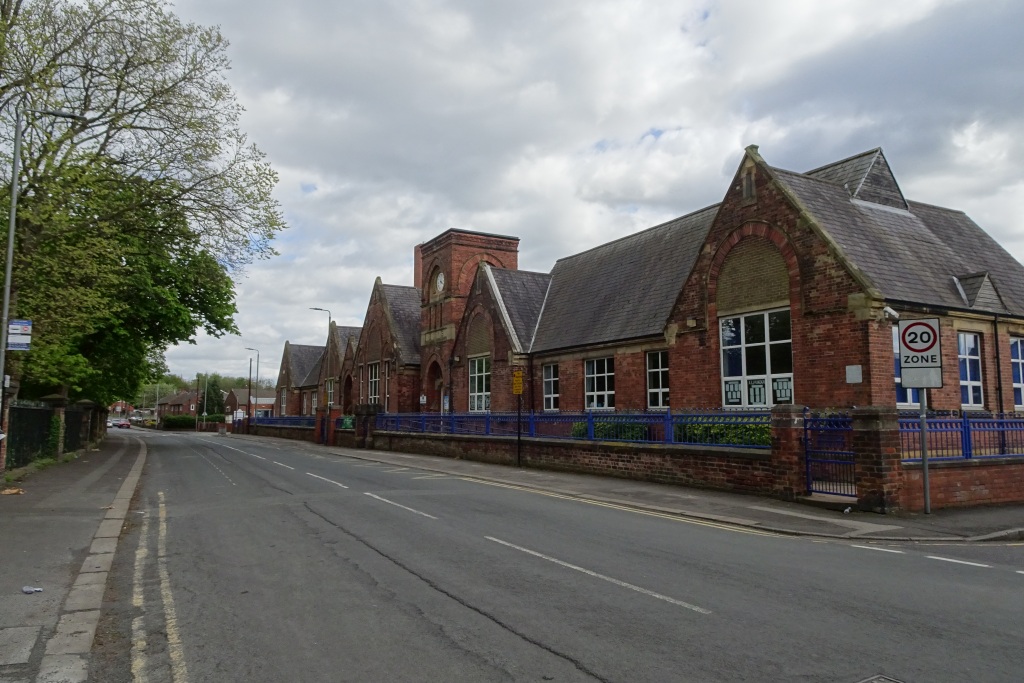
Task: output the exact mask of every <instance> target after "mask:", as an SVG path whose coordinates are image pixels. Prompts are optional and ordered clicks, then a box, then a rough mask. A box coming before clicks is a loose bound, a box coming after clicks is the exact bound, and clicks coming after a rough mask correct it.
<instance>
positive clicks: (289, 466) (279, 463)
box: [270, 460, 295, 470]
mask: <svg viewBox="0 0 1024 683" xmlns="http://www.w3.org/2000/svg"><path fill="white" fill-rule="evenodd" d="M270 462H272V463H274V464H275V465H280V466H281V467H287V468H288V469H290V470H294V469H295V468H294V467H292V466H291V465H285V464H284V463H283V462H278V461H276V460H271V461H270Z"/></svg>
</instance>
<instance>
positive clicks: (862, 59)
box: [168, 0, 1024, 376]
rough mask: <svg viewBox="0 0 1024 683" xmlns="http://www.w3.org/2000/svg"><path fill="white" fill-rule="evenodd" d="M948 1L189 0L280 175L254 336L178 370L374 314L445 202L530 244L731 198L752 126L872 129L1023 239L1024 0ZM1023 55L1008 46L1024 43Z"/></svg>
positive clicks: (869, 144) (993, 226) (823, 153)
mask: <svg viewBox="0 0 1024 683" xmlns="http://www.w3.org/2000/svg"><path fill="white" fill-rule="evenodd" d="M1019 5H1020V4H1019V3H1014V2H1010V1H1008V0H1007V1H1003V2H999V1H996V2H990V3H987V4H986V6H985V11H984V12H979V11H978V10H977V6H976V4H974V3H970V4H969V3H966V2H965V1H954V0H948V1H944V0H905V1H901V2H891V1H886V2H881V1H877V0H872V1H866V0H830V1H829V2H821V1H820V0H799V1H798V0H791V1H789V2H785V3H774V2H773V3H766V2H753V1H742V2H737V1H734V0H729V1H725V0H691V1H690V2H672V3H670V2H630V3H624V2H621V1H619V0H607V1H603V2H602V1H594V0H591V1H588V2H582V1H568V0H566V1H558V0H524V1H523V2H517V3H484V2H469V1H466V2H460V1H457V0H451V1H441V0H437V1H434V0H414V1H413V2H407V1H403V2H398V1H397V0H391V1H385V0H374V1H373V2H371V1H369V0H365V1H362V2H358V1H353V2H343V3H331V2H325V1H322V2H314V1H312V0H311V1H309V2H304V3H286V4H284V5H282V4H280V3H269V2H266V1H265V0H249V1H247V2H244V3H243V2H241V0H202V1H200V0H187V1H184V2H180V3H178V5H177V7H178V12H179V14H180V15H181V16H183V17H184V18H186V19H190V20H194V21H198V22H201V23H206V24H219V25H220V26H221V28H222V31H223V32H224V34H225V35H226V36H227V37H228V39H229V40H231V42H232V47H231V49H230V55H231V57H232V60H233V69H232V71H231V72H230V73H229V78H230V79H231V82H232V83H233V85H234V86H235V88H236V90H237V92H238V94H239V97H240V99H241V101H242V103H243V104H244V105H245V106H246V107H247V111H246V113H245V115H244V117H243V125H244V127H245V129H246V131H247V132H248V133H249V134H250V137H251V139H252V140H253V141H254V142H256V143H257V144H258V145H260V147H262V148H263V149H264V150H265V151H266V152H267V153H268V156H269V158H270V160H271V161H272V163H273V164H274V165H275V168H277V169H278V171H279V172H280V174H281V183H280V185H279V187H278V190H277V197H278V199H279V200H280V201H281V203H282V206H283V208H284V211H285V217H286V219H287V220H288V221H289V223H290V225H291V228H290V229H289V230H288V231H285V232H284V233H282V235H281V238H280V239H279V240H278V243H277V248H278V250H279V251H280V253H281V255H280V256H279V257H277V258H274V259H271V260H269V261H265V262H260V263H258V264H256V265H254V266H252V267H251V268H250V269H249V271H248V273H247V277H246V279H244V280H243V281H242V282H241V284H240V286H239V290H238V294H239V296H238V306H239V314H238V316H237V319H238V323H239V327H240V328H241V331H242V338H241V339H239V338H237V337H225V338H222V339H218V340H211V339H206V338H200V339H199V340H198V341H199V343H198V344H197V345H195V346H189V345H185V346H182V347H179V348H177V349H173V350H171V351H170V352H169V353H168V361H169V364H170V366H171V369H172V371H175V372H178V373H180V374H183V375H186V376H190V375H192V374H194V373H195V372H197V371H200V372H201V371H207V370H209V371H218V372H222V373H225V374H232V375H241V374H244V372H245V371H246V370H247V368H248V355H249V352H247V351H245V350H244V347H245V346H255V347H258V348H260V349H261V354H262V357H263V366H264V367H263V368H261V372H262V374H264V375H265V374H266V373H267V371H266V370H265V368H266V367H269V366H268V365H267V363H272V364H274V365H275V367H274V369H273V374H274V375H276V363H278V361H279V359H280V353H281V349H282V347H283V344H284V341H285V340H286V339H289V340H291V341H293V342H296V343H313V344H322V343H323V340H324V337H325V334H326V324H325V321H324V320H323V314H321V313H319V312H316V311H309V310H308V307H310V306H320V307H324V308H330V309H331V311H332V313H333V316H334V318H335V319H336V320H339V322H342V323H343V324H351V325H359V324H361V322H362V317H363V315H364V313H365V308H366V303H367V298H368V296H369V292H370V289H371V287H372V285H373V281H374V278H375V277H377V276H378V275H379V276H381V277H382V278H383V279H384V281H385V282H389V283H393V284H403V285H406V284H412V267H413V264H412V253H413V247H414V246H415V244H416V243H418V242H422V241H424V240H427V239H430V238H431V237H433V236H435V235H436V234H438V233H440V232H442V231H443V230H446V229H448V228H451V227H458V228H468V229H475V230H483V231H489V232H496V233H501V234H511V235H516V236H518V237H521V238H522V242H521V244H520V267H522V268H525V269H531V270H542V271H546V270H549V269H550V267H551V265H552V264H553V263H554V261H555V260H556V259H557V258H560V257H563V256H567V255H569V254H572V253H575V252H577V251H580V250H582V249H586V248H589V247H592V246H594V245H596V244H600V243H602V242H605V241H607V240H610V239H614V238H615V237H618V236H621V235H623V234H628V233H630V232H634V231H636V230H639V229H642V228H645V227H648V226H651V225H654V224H657V223H659V222H662V221H664V220H667V219H669V218H672V217H674V216H678V215H681V214H683V213H687V212H689V211H693V210H696V209H698V208H702V207H704V206H706V205H708V204H711V203H714V202H717V201H718V200H719V199H720V198H721V196H722V194H723V193H724V191H725V187H726V183H727V182H728V181H729V179H730V178H731V176H732V174H733V172H734V171H735V167H736V164H737V163H738V161H739V159H740V155H741V154H742V150H743V148H744V147H745V146H746V145H749V144H758V145H759V146H760V149H761V153H762V154H763V155H764V156H765V158H766V159H767V160H768V161H769V163H771V164H773V165H776V166H780V167H783V168H790V169H792V170H797V171H801V170H808V169H810V168H813V167H816V166H819V165H822V164H825V163H828V162H830V161H834V160H836V159H839V158H843V157H845V156H848V155H850V154H854V153H857V152H860V151H863V150H866V149H870V148H873V147H877V146H882V147H883V148H884V149H885V152H886V155H887V157H888V158H889V161H890V163H891V164H892V165H893V167H894V169H895V171H896V173H897V177H898V179H899V180H900V182H901V184H902V186H903V189H904V191H905V192H906V194H907V195H908V196H909V197H911V198H913V199H918V200H921V201H928V202H932V203H938V204H941V205H944V206H950V207H953V208H958V209H963V210H965V211H967V212H968V213H969V214H970V215H971V216H972V217H974V218H975V220H976V221H977V222H978V223H979V224H981V225H982V226H983V227H985V228H986V229H987V230H989V232H991V233H992V234H993V235H995V236H996V237H997V239H1000V240H1002V242H1003V243H1004V244H1005V245H1006V246H1007V247H1008V248H1010V249H1011V250H1013V252H1014V253H1015V254H1016V255H1017V257H1018V258H1021V257H1022V256H1024V243H1022V240H1021V239H1019V238H1017V237H1016V234H1017V232H1018V231H1017V228H1016V221H1017V215H1016V214H1017V213H1018V211H1019V206H1020V205H1021V199H1022V194H1024V189H1022V183H1024V162H1021V161H1020V159H1022V158H1024V157H1022V155H1021V153H1020V151H1021V150H1020V149H1019V148H1020V146H1021V143H1020V142H1019V141H1020V140H1022V139H1024V136H1022V133H1024V130H1022V128H1024V125H1022V116H1021V112H1022V111H1024V106H1022V105H1024V86H1022V83H1024V78H1022V76H1024V74H1022V73H1021V71H1022V64H1024V62H1022V60H1020V59H1019V56H1020V54H1021V51H1020V48H1019V47H1018V45H1019V39H1018V37H1017V35H1016V26H1019V25H1020V24H1021V22H1022V21H1024V7H1021V6H1019ZM1013 56H1016V57H1017V58H1012V57H1013Z"/></svg>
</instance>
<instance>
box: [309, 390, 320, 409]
mask: <svg viewBox="0 0 1024 683" xmlns="http://www.w3.org/2000/svg"><path fill="white" fill-rule="evenodd" d="M319 399H320V390H319V389H317V390H316V391H311V392H309V402H310V404H311V405H312V407H313V410H311V411H310V413H311V414H316V406H317V401H318V400H319Z"/></svg>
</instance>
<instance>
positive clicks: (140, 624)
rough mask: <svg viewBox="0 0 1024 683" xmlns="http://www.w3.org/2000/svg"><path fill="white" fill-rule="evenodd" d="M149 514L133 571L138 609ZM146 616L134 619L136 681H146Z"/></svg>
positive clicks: (133, 669) (133, 645) (135, 602)
mask: <svg viewBox="0 0 1024 683" xmlns="http://www.w3.org/2000/svg"><path fill="white" fill-rule="evenodd" d="M148 543H149V515H143V517H142V526H141V527H140V528H139V547H138V548H136V549H135V570H134V572H133V573H132V607H134V608H135V609H136V610H138V611H140V612H141V611H142V609H143V604H144V603H143V599H144V596H143V594H142V590H143V589H142V575H143V570H144V569H145V566H146V558H147V557H148V556H149V548H148V547H147V545H148ZM144 627H145V624H144V617H143V616H142V615H140V616H137V617H135V618H133V619H132V648H131V658H132V680H133V681H134V683H146V681H147V680H148V679H147V677H146V649H147V648H148V647H149V644H148V642H147V640H146V629H145V628H144Z"/></svg>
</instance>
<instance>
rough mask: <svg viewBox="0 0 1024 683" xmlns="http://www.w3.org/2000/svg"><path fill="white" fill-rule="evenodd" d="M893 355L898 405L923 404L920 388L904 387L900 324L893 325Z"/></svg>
mask: <svg viewBox="0 0 1024 683" xmlns="http://www.w3.org/2000/svg"><path fill="white" fill-rule="evenodd" d="M892 357H893V362H894V363H895V370H894V374H895V375H896V405H897V406H918V405H921V390H920V389H904V388H903V370H902V369H901V368H900V331H899V326H897V325H893V326H892Z"/></svg>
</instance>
